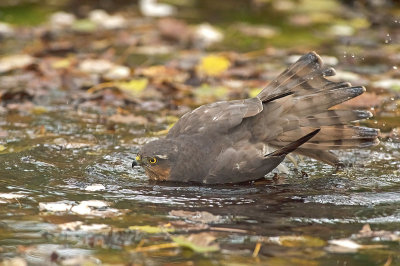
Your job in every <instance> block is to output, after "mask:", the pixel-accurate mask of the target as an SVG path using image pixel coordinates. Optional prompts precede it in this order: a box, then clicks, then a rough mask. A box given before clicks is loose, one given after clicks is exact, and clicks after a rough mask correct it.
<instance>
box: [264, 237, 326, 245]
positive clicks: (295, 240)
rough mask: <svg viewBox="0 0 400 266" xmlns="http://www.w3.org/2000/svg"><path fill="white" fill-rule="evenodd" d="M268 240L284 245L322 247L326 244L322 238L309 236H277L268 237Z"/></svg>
mask: <svg viewBox="0 0 400 266" xmlns="http://www.w3.org/2000/svg"><path fill="white" fill-rule="evenodd" d="M269 240H270V241H271V242H274V243H277V244H279V245H281V246H284V247H322V246H325V245H326V242H325V241H324V240H322V239H320V238H316V237H311V236H278V237H270V238H269Z"/></svg>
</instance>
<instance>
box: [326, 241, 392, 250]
mask: <svg viewBox="0 0 400 266" xmlns="http://www.w3.org/2000/svg"><path fill="white" fill-rule="evenodd" d="M328 242H329V244H330V246H328V247H327V250H328V251H330V252H337V253H352V252H356V251H358V250H359V249H377V248H383V247H385V246H384V245H361V244H358V243H356V242H355V241H353V240H351V239H348V238H342V239H333V240H329V241H328Z"/></svg>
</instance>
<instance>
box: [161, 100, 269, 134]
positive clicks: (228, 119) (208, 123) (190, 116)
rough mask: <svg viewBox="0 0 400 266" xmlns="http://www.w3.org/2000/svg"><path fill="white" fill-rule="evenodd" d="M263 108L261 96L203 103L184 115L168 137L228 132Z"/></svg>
mask: <svg viewBox="0 0 400 266" xmlns="http://www.w3.org/2000/svg"><path fill="white" fill-rule="evenodd" d="M262 110H263V104H262V102H261V100H260V99H259V98H251V99H246V100H235V101H223V102H216V103H211V104H207V105H203V106H200V107H199V108H197V109H195V110H193V111H191V112H189V113H186V114H185V115H183V116H182V117H181V119H179V121H178V122H177V123H176V124H175V125H174V126H173V127H172V128H171V129H170V130H169V132H168V135H167V138H175V137H177V136H179V135H182V134H196V133H201V132H205V131H215V132H227V131H228V130H229V129H231V128H233V127H235V126H237V125H239V124H240V123H241V122H242V120H243V119H244V118H246V117H251V116H255V115H256V114H258V113H260V112H261V111H262Z"/></svg>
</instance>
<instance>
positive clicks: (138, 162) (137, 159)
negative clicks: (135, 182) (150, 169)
mask: <svg viewBox="0 0 400 266" xmlns="http://www.w3.org/2000/svg"><path fill="white" fill-rule="evenodd" d="M141 159H142V158H141V157H140V155H137V156H136V158H135V160H133V162H132V168H133V167H135V166H138V165H139V164H141Z"/></svg>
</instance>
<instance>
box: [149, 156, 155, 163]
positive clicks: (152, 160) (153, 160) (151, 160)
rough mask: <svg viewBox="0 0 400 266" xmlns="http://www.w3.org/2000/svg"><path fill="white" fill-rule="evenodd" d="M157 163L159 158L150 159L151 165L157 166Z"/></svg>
mask: <svg viewBox="0 0 400 266" xmlns="http://www.w3.org/2000/svg"><path fill="white" fill-rule="evenodd" d="M156 162H157V158H156V157H153V158H150V159H149V163H152V164H155V163H156Z"/></svg>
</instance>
